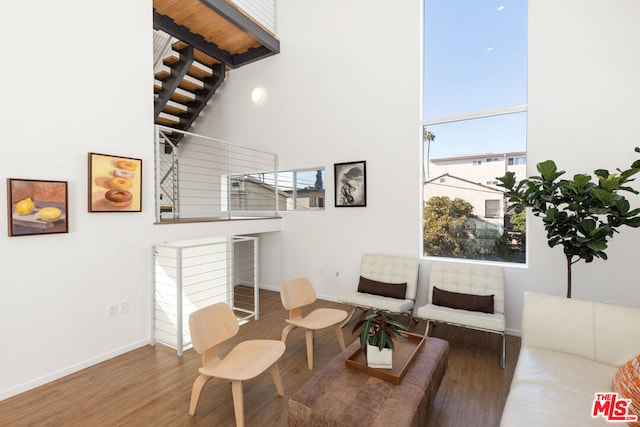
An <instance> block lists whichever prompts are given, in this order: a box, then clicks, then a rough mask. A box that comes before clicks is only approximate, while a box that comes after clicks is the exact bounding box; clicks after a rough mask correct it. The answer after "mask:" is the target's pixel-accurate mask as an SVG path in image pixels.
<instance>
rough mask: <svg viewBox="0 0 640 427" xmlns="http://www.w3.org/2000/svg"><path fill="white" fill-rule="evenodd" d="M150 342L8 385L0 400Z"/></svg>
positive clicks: (140, 342)
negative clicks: (17, 383) (15, 384)
mask: <svg viewBox="0 0 640 427" xmlns="http://www.w3.org/2000/svg"><path fill="white" fill-rule="evenodd" d="M148 344H151V340H149V339H145V340H140V341H137V342H133V343H131V344H129V345H126V346H123V347H120V348H117V349H115V350H112V351H110V352H108V353H104V354H101V355H99V356H96V357H93V358H91V359H87V360H85V361H82V362H80V363H77V364H75V365H71V366H69V367H67V368H64V369H61V370H59V371H56V372H52V373H50V374H47V375H44V376H42V377H40V378H36V379H34V380H31V381H27V382H25V383H22V384H19V385H17V386H14V387H10V388H8V389H5V390H2V391H0V400H5V399H8V398H10V397H13V396H17V395H18V394H20V393H24V392H26V391H29V390H32V389H34V388H37V387H40V386H42V385H45V384H47V383H50V382H51V381H55V380H58V379H60V378H63V377H66V376H67V375H71V374H73V373H75V372H78V371H81V370H83V369H85V368H88V367H90V366H93V365H97V364H98V363H101V362H104V361H105V360H109V359H112V358H114V357H116V356H120V355H121V354H124V353H127V352H129V351H132V350H135V349H137V348H140V347H144V346H145V345H148Z"/></svg>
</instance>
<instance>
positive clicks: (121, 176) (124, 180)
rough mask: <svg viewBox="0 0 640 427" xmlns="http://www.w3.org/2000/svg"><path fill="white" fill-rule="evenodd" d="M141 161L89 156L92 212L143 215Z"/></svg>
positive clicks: (127, 158) (108, 156)
mask: <svg viewBox="0 0 640 427" xmlns="http://www.w3.org/2000/svg"><path fill="white" fill-rule="evenodd" d="M141 211H142V160H140V159H133V158H130V157H120V156H111V155H108V154H97V153H89V212H141Z"/></svg>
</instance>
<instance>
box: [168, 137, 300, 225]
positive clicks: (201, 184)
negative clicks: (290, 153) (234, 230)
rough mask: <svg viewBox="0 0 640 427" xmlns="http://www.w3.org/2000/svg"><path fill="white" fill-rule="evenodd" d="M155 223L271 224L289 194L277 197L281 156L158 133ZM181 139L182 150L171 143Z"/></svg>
mask: <svg viewBox="0 0 640 427" xmlns="http://www.w3.org/2000/svg"><path fill="white" fill-rule="evenodd" d="M155 130H156V132H155V133H156V134H155V153H156V161H155V182H156V220H157V221H158V222H170V221H178V220H185V221H192V220H230V219H240V218H256V217H257V218H272V217H277V216H279V207H280V206H283V207H286V206H287V202H288V198H290V197H291V195H290V193H287V192H283V191H278V173H277V169H278V164H277V160H278V159H277V156H276V155H275V154H273V153H267V152H264V151H260V150H255V149H253V148H248V147H243V146H239V145H235V144H230V143H228V142H225V141H221V140H218V139H214V138H209V137H206V136H202V135H197V134H193V133H189V132H184V131H179V130H176V129H173V128H169V127H166V126H160V125H156V127H155ZM177 135H182V138H181V139H180V144H175V143H173V142H172V141H174V140H176V136H177Z"/></svg>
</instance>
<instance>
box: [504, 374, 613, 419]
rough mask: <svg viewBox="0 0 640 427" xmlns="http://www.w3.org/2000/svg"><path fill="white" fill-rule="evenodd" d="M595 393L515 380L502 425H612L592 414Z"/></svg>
mask: <svg viewBox="0 0 640 427" xmlns="http://www.w3.org/2000/svg"><path fill="white" fill-rule="evenodd" d="M594 397H595V395H594V394H593V393H587V392H584V393H576V392H573V391H567V390H563V389H560V388H556V387H552V386H550V385H547V384H532V383H514V384H512V385H511V390H510V391H509V396H508V397H507V402H506V404H505V407H504V410H503V412H502V418H501V420H500V427H523V426H532V427H534V426H535V427H547V426H562V427H586V426H607V425H609V426H613V425H614V424H609V423H607V422H606V421H605V420H604V419H603V418H602V417H598V418H592V417H591V410H592V408H593V400H594ZM620 427H622V426H620Z"/></svg>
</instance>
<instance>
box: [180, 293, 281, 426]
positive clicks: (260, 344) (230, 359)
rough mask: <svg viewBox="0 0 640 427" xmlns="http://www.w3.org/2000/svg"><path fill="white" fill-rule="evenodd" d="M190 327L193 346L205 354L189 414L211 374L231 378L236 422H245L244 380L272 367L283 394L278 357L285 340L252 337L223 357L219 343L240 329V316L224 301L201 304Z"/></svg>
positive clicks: (193, 410) (190, 320)
mask: <svg viewBox="0 0 640 427" xmlns="http://www.w3.org/2000/svg"><path fill="white" fill-rule="evenodd" d="M189 329H190V331H191V341H192V343H193V348H194V349H195V350H196V351H197V352H198V353H200V354H202V367H201V368H200V375H199V376H198V378H196V380H195V381H194V383H193V387H192V390H191V403H190V405H189V415H194V414H195V412H196V406H198V400H199V399H200V392H201V391H202V388H203V387H204V385H205V384H206V382H207V381H209V380H210V379H211V378H213V377H216V378H222V379H227V380H230V381H231V390H232V394H233V406H234V411H235V416H236V426H238V427H241V426H243V425H244V398H243V392H242V382H243V381H246V380H249V379H251V378H254V377H256V376H258V375H260V374H261V373H263V372H264V371H266V370H267V369H271V375H272V376H273V382H274V383H275V384H276V389H277V390H278V394H279V395H280V396H284V388H283V387H282V380H281V379H280V371H279V370H278V365H277V361H278V359H280V357H281V356H282V355H283V354H284V351H285V344H284V343H283V342H281V341H277V340H250V341H244V342H241V343H240V344H238V345H236V346H235V347H234V348H233V349H232V350H231V351H230V352H229V354H227V355H226V357H225V358H224V359H222V358H221V357H220V356H219V355H218V345H219V344H220V343H222V342H224V341H226V340H228V339H229V338H231V337H233V336H235V335H236V334H237V333H238V331H239V330H240V326H239V325H238V319H236V316H235V315H234V314H233V311H231V308H229V306H228V305H227V304H225V303H222V302H221V303H217V304H213V305H210V306H208V307H204V308H201V309H200V310H197V311H195V312H193V313H192V314H191V316H189Z"/></svg>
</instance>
